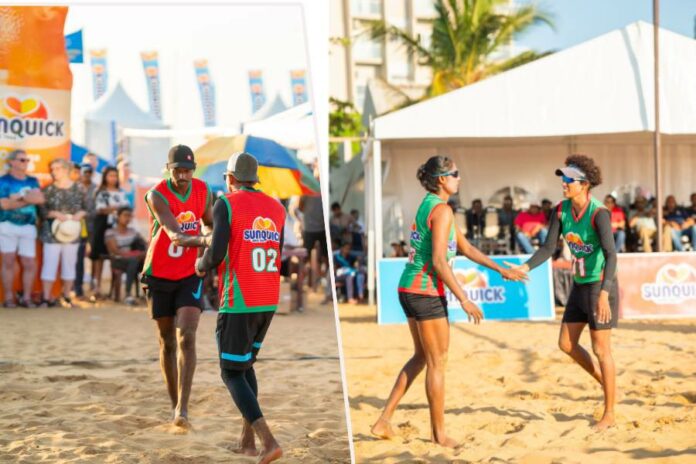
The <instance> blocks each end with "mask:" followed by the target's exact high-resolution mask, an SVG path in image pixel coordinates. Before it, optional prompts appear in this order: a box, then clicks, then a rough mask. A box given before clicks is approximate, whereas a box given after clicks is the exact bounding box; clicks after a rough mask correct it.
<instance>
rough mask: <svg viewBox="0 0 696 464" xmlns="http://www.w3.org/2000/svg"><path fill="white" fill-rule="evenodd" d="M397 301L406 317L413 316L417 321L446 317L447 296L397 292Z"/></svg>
mask: <svg viewBox="0 0 696 464" xmlns="http://www.w3.org/2000/svg"><path fill="white" fill-rule="evenodd" d="M399 303H401V308H402V309H403V310H404V313H405V314H406V317H407V318H411V317H415V318H416V320H417V321H427V320H428V319H438V318H441V317H447V316H448V315H449V313H448V312H447V298H445V297H444V296H429V295H419V294H417V293H408V292H399Z"/></svg>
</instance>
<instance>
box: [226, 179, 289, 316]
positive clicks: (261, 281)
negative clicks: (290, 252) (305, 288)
mask: <svg viewBox="0 0 696 464" xmlns="http://www.w3.org/2000/svg"><path fill="white" fill-rule="evenodd" d="M220 201H224V202H225V203H226V204H227V212H228V213H229V216H230V218H231V221H230V243H229V245H228V248H227V256H225V260H224V261H223V262H222V263H220V266H219V267H218V276H219V285H218V287H219V290H218V291H219V297H220V312H221V313H254V312H265V311H275V310H276V308H277V307H278V299H279V296H280V236H281V232H282V230H283V226H284V225H285V208H283V205H281V204H280V202H279V201H277V200H275V199H273V198H271V197H269V196H268V195H266V194H265V193H263V192H260V191H258V190H252V189H247V188H244V189H242V190H238V191H236V192H234V193H228V194H226V195H224V196H223V197H221V198H220Z"/></svg>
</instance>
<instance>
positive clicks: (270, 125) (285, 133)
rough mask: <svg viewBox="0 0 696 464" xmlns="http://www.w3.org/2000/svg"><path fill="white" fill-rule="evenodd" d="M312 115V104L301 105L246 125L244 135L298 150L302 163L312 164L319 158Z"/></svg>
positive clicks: (243, 130) (243, 129)
mask: <svg viewBox="0 0 696 464" xmlns="http://www.w3.org/2000/svg"><path fill="white" fill-rule="evenodd" d="M312 114H313V113H312V106H311V105H310V103H309V102H306V103H301V104H299V105H297V106H293V107H292V108H289V109H287V110H285V111H282V112H280V113H276V114H274V115H272V116H270V117H268V118H266V119H262V120H258V121H249V122H247V123H245V124H244V125H243V127H242V133H244V134H249V135H253V136H256V137H263V138H266V139H270V140H273V141H275V142H278V143H279V144H281V145H283V146H284V147H287V148H291V149H293V150H297V156H298V157H299V158H300V159H301V160H302V161H304V162H306V163H311V162H312V161H314V160H315V159H316V157H317V150H316V138H315V132H314V118H313V117H312Z"/></svg>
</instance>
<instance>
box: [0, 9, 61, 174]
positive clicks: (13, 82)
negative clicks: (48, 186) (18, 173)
mask: <svg viewBox="0 0 696 464" xmlns="http://www.w3.org/2000/svg"><path fill="white" fill-rule="evenodd" d="M67 13H68V8H67V7H56V6H51V7H39V6H36V7H0V173H4V172H5V171H6V166H5V161H4V160H5V156H6V155H7V153H9V152H10V151H12V150H15V149H17V148H21V149H24V150H26V152H27V153H28V155H29V158H30V159H31V163H30V165H29V171H30V172H31V174H32V175H35V176H36V177H38V178H39V181H40V182H41V184H42V185H43V184H45V183H47V182H48V181H49V180H50V176H49V174H48V163H49V162H50V161H51V160H52V159H55V158H69V157H70V90H71V89H72V73H71V72H70V66H69V61H68V54H67V52H66V51H65V39H64V36H63V26H64V24H65V17H66V15H67Z"/></svg>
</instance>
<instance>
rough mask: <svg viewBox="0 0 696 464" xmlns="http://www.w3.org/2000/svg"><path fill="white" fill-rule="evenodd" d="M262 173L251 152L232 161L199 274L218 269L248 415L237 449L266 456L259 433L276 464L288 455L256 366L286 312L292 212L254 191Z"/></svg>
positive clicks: (226, 357) (231, 356) (233, 382)
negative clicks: (286, 239) (283, 265)
mask: <svg viewBox="0 0 696 464" xmlns="http://www.w3.org/2000/svg"><path fill="white" fill-rule="evenodd" d="M257 169H258V162H257V161H256V158H254V157H253V156H252V155H250V154H248V153H235V154H234V155H232V157H231V158H230V160H229V161H228V163H227V172H226V173H225V178H226V180H227V187H228V189H229V193H227V194H226V195H224V196H222V197H221V198H220V199H219V200H218V202H217V203H216V204H215V207H214V208H213V216H214V224H215V226H214V229H213V237H212V241H211V245H210V248H208V249H207V250H206V252H205V254H204V255H203V257H202V258H200V259H199V260H198V261H197V262H196V273H197V274H198V275H199V276H203V275H205V272H207V271H210V270H212V269H215V268H216V267H217V269H218V281H219V284H218V287H219V297H220V312H219V314H218V320H217V330H216V335H217V342H218V350H219V352H220V369H221V371H222V372H221V374H222V379H223V381H224V382H225V385H226V386H227V388H228V390H229V391H230V394H231V395H232V399H233V400H234V403H235V404H236V405H237V408H239V411H240V412H241V413H242V416H243V418H244V422H243V427H242V436H241V439H240V446H239V448H238V449H237V450H235V452H238V453H243V454H246V455H249V456H256V455H258V451H257V450H256V445H255V440H254V432H255V433H256V434H258V435H259V438H260V439H261V443H262V450H261V454H260V455H259V456H260V458H259V461H258V462H259V463H268V462H271V461H274V460H276V459H278V458H280V456H281V455H282V454H283V452H282V450H281V448H280V446H279V445H278V442H276V440H275V438H274V437H273V435H272V434H271V431H270V429H269V428H268V425H267V424H266V421H265V419H264V417H263V414H262V413H261V408H260V407H259V402H258V399H257V395H258V386H257V383H256V374H255V372H254V362H255V361H256V355H257V354H258V352H259V349H260V348H261V344H262V343H263V339H264V337H265V335H266V331H267V330H268V327H269V326H270V324H271V319H273V314H274V313H275V310H276V308H277V307H278V300H279V297H280V250H282V248H283V225H284V224H285V209H284V208H283V206H282V205H281V204H280V202H279V201H277V200H275V199H273V198H271V197H269V196H268V195H266V194H265V193H263V192H261V191H259V190H255V189H254V185H256V184H257V183H258V181H259V178H258V175H257Z"/></svg>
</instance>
